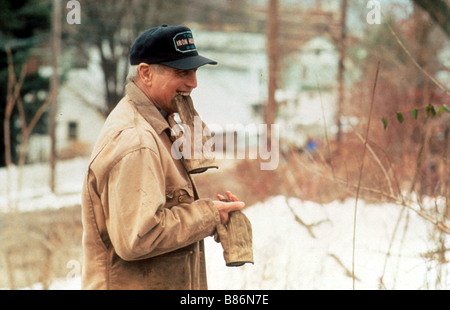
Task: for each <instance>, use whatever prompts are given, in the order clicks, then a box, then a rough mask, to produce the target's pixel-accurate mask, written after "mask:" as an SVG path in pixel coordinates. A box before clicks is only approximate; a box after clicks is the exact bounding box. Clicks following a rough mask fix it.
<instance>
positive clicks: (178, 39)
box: [173, 31, 197, 53]
mask: <svg viewBox="0 0 450 310" xmlns="http://www.w3.org/2000/svg"><path fill="white" fill-rule="evenodd" d="M173 44H174V45H175V50H177V51H178V52H181V53H188V52H193V51H196V50H197V49H196V48H195V44H194V37H193V36H192V32H191V31H184V32H180V33H177V34H176V35H175V36H174V37H173Z"/></svg>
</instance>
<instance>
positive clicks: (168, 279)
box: [146, 247, 196, 290]
mask: <svg viewBox="0 0 450 310" xmlns="http://www.w3.org/2000/svg"><path fill="white" fill-rule="evenodd" d="M188 248H189V247H188ZM195 256H196V253H195V252H194V251H193V250H187V249H181V250H178V251H174V252H171V253H167V254H163V255H160V256H156V257H153V258H151V259H149V260H148V261H147V265H146V270H147V275H146V276H147V279H146V282H147V288H149V289H157V290H191V289H193V288H195V282H196V275H195V273H194V271H195V267H194V266H195Z"/></svg>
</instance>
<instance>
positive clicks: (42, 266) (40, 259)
mask: <svg viewBox="0 0 450 310" xmlns="http://www.w3.org/2000/svg"><path fill="white" fill-rule="evenodd" d="M10 216H12V215H8V214H6V215H1V217H0V219H2V220H0V238H1V240H2V242H1V243H0V254H1V259H0V287H2V288H5V287H9V288H11V289H18V288H22V287H26V286H31V285H32V284H34V283H41V284H42V288H44V289H46V288H48V286H49V284H50V281H51V280H52V279H53V278H56V277H62V278H64V277H65V276H66V274H67V272H68V270H67V266H66V264H67V262H68V261H70V260H78V261H81V236H82V225H81V213H80V206H73V207H66V208H61V209H57V210H50V209H48V210H38V211H32V212H24V213H20V214H17V215H16V219H12V218H11V217H10ZM11 223H16V224H15V225H13V226H11Z"/></svg>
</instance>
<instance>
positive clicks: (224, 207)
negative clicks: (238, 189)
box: [213, 191, 245, 225]
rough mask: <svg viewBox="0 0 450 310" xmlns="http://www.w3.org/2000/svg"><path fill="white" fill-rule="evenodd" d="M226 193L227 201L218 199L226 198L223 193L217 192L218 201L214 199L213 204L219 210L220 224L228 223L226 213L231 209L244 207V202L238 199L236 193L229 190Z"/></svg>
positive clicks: (235, 209)
mask: <svg viewBox="0 0 450 310" xmlns="http://www.w3.org/2000/svg"><path fill="white" fill-rule="evenodd" d="M225 194H226V195H227V201H220V200H223V199H226V198H225V197H224V196H223V195H220V194H218V195H217V198H218V199H219V201H217V200H214V201H213V202H214V205H215V206H216V208H217V210H218V211H219V215H220V221H221V223H222V224H224V225H226V224H227V223H228V218H229V216H228V213H229V212H231V211H237V210H242V209H243V208H244V207H245V203H244V202H242V201H239V199H238V198H237V197H236V195H233V194H232V193H231V192H230V191H227V192H226V193H225Z"/></svg>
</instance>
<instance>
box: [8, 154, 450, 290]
mask: <svg viewBox="0 0 450 310" xmlns="http://www.w3.org/2000/svg"><path fill="white" fill-rule="evenodd" d="M86 166H87V161H86V160H84V159H75V160H72V161H68V162H65V163H60V166H58V169H57V171H58V180H59V182H58V184H59V187H58V195H53V194H50V191H49V189H48V188H47V186H46V184H48V182H47V181H46V179H45V178H46V175H47V173H48V172H46V169H48V168H46V167H40V166H35V167H34V168H33V169H32V171H31V172H30V170H27V172H25V178H24V188H26V190H24V191H23V192H22V194H21V195H20V197H21V198H20V210H21V211H27V210H32V209H37V208H44V207H52V208H58V207H63V206H71V205H74V204H75V203H79V200H80V195H79V193H80V190H81V185H82V179H83V176H84V173H85V168H86ZM4 181H5V171H4V169H3V170H0V183H1V184H2V186H1V187H0V209H1V210H5V209H6V202H7V200H6V196H5V194H6V192H5V188H4V186H3V184H5V183H4ZM354 209H355V201H354V199H348V200H346V201H343V202H338V201H335V202H332V203H329V204H325V205H320V204H317V203H314V202H310V201H301V200H299V199H294V198H286V197H283V196H277V197H272V198H271V199H268V200H267V201H265V202H261V203H258V204H255V205H253V206H250V207H248V208H246V209H245V210H244V213H245V214H246V215H247V216H248V218H249V219H250V221H251V223H252V227H253V249H254V260H255V264H254V265H251V264H247V265H245V266H243V267H226V266H225V261H224V259H223V256H222V247H221V245H220V244H218V243H215V242H214V240H213V239H212V238H207V239H206V240H205V246H206V260H207V272H208V284H209V288H210V289H255V290H258V289H345V290H346V289H349V290H350V289H352V287H353V285H352V279H351V278H350V277H349V275H348V273H349V272H351V270H352V257H353V217H354ZM357 210H358V212H357V222H356V239H355V240H356V247H355V266H354V269H355V275H356V277H357V279H358V280H357V281H356V282H355V289H370V290H372V289H379V288H380V285H379V283H380V277H381V276H383V284H384V286H383V287H382V288H387V289H412V290H415V289H436V288H439V289H449V288H450V276H449V271H448V266H446V265H443V266H442V270H441V272H440V286H436V278H437V277H438V275H437V274H436V272H437V267H436V265H435V263H434V262H430V261H427V260H426V259H425V258H424V257H423V254H424V253H426V252H428V251H432V250H434V249H435V248H436V245H435V242H433V241H432V240H431V239H430V236H431V233H432V227H431V225H430V224H429V223H427V222H425V221H424V220H423V219H422V218H420V217H419V216H418V215H417V214H415V213H412V212H410V213H409V217H408V220H407V222H406V217H404V216H403V217H402V218H401V222H400V225H399V229H398V230H397V233H396V234H395V235H394V233H393V232H394V230H395V225H396V222H397V219H398V216H399V214H400V211H401V206H398V205H393V204H380V205H370V204H365V203H364V202H363V201H361V200H360V201H359V202H358V208H357ZM294 213H295V215H296V216H297V217H298V218H300V219H301V221H302V222H303V223H304V224H306V225H309V224H316V225H313V226H312V227H311V228H310V229H311V230H310V231H308V229H307V228H306V227H305V226H304V225H301V224H299V223H298V222H297V221H296V218H295V215H294ZM404 214H405V213H404ZM405 227H406V229H405ZM393 236H394V237H395V238H394V240H393V242H392V246H391V247H390V245H391V239H392V237H393ZM445 237H446V241H445V242H446V244H447V247H448V244H449V242H450V236H448V235H446V236H445ZM389 249H390V255H389V257H388V256H387V254H386V253H388V251H389ZM68 275H69V272H68ZM80 283H81V282H80V278H79V277H69V278H68V279H55V280H54V281H53V283H52V284H51V286H50V289H58V290H63V289H69V290H72V289H79V288H80ZM40 288H41V286H40V285H38V284H36V285H34V286H32V287H31V288H30V289H40Z"/></svg>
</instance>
